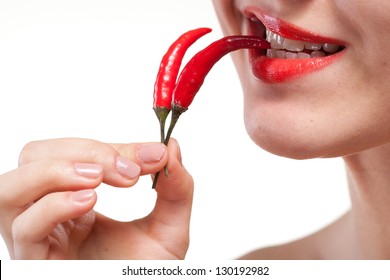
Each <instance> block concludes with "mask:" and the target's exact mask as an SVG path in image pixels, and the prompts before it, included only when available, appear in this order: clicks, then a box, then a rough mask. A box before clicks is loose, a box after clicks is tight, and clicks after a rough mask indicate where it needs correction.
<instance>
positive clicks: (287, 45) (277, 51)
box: [266, 29, 340, 58]
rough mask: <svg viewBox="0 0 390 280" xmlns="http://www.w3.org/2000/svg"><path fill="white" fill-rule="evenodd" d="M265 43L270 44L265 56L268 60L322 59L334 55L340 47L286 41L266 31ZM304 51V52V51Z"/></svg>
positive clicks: (327, 44)
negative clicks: (328, 54) (330, 54)
mask: <svg viewBox="0 0 390 280" xmlns="http://www.w3.org/2000/svg"><path fill="white" fill-rule="evenodd" d="M266 33H267V41H268V42H270V43H271V49H268V51H267V56H268V57H270V58H311V57H323V56H326V55H327V53H335V52H337V51H338V50H339V48H340V46H339V45H335V44H329V43H325V44H318V43H309V42H303V41H295V40H291V39H286V38H284V37H282V36H280V35H278V34H276V33H274V32H272V31H270V30H268V29H267V32H266ZM304 50H306V51H304Z"/></svg>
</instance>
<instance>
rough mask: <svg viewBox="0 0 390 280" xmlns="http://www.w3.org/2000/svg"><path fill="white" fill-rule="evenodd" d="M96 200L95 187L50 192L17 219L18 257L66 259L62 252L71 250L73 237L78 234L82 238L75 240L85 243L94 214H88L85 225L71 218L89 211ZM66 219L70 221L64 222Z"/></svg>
mask: <svg viewBox="0 0 390 280" xmlns="http://www.w3.org/2000/svg"><path fill="white" fill-rule="evenodd" d="M95 203H96V193H95V191H94V190H91V189H89V190H81V191H77V192H61V193H51V194H49V195H46V196H45V197H43V198H42V199H40V200H39V201H38V202H36V203H34V204H33V205H32V206H31V207H29V208H28V209H27V210H26V211H25V212H23V213H22V214H20V215H19V216H18V217H17V218H16V219H15V220H14V222H13V224H12V236H13V240H14V257H15V258H16V259H47V258H48V259H51V258H64V256H63V255H62V254H63V253H61V252H68V251H69V247H70V246H71V245H72V244H70V240H69V238H70V237H72V238H73V239H74V238H75V236H76V239H78V240H76V241H75V240H72V242H81V240H80V239H83V238H85V237H86V236H87V234H88V233H89V231H90V229H91V226H92V224H93V216H91V215H89V216H88V217H89V219H90V221H85V219H84V221H83V226H82V227H79V226H78V225H77V224H75V223H72V222H69V221H71V220H72V219H75V218H79V217H81V216H83V215H85V214H86V213H88V212H89V211H90V210H91V209H92V207H93V206H94V204H95ZM48 211H50V215H47V213H48ZM91 218H92V219H91ZM65 221H68V222H67V223H64V224H61V223H63V222H65ZM86 225H88V226H86ZM49 253H50V255H49ZM60 254H61V255H60Z"/></svg>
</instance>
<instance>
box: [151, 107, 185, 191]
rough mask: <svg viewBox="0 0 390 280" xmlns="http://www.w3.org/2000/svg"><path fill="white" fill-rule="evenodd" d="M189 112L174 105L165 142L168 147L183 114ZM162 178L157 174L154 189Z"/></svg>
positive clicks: (165, 169) (166, 173)
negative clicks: (159, 178)
mask: <svg viewBox="0 0 390 280" xmlns="http://www.w3.org/2000/svg"><path fill="white" fill-rule="evenodd" d="M185 111H187V108H184V107H181V106H179V105H173V107H172V117H171V123H170V125H169V128H168V132H167V136H166V138H165V140H164V144H165V145H168V142H169V139H170V138H171V135H172V131H173V129H174V128H175V126H176V123H177V121H178V120H179V118H180V116H181V114H182V113H184V112H185ZM164 171H165V175H166V176H167V177H168V169H167V168H166V166H165V167H164ZM159 176H160V171H159V172H157V173H156V176H154V180H153V185H152V189H155V188H156V186H157V181H158V177H159Z"/></svg>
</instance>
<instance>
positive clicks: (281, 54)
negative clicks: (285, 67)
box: [267, 49, 326, 59]
mask: <svg viewBox="0 0 390 280" xmlns="http://www.w3.org/2000/svg"><path fill="white" fill-rule="evenodd" d="M324 56H326V53H325V52H322V51H312V52H310V53H306V52H289V51H286V50H276V49H268V50H267V57H269V58H282V59H308V58H314V57H324Z"/></svg>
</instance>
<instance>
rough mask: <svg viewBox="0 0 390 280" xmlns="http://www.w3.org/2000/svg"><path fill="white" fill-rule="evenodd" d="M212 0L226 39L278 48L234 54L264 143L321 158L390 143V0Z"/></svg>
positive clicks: (253, 128)
mask: <svg viewBox="0 0 390 280" xmlns="http://www.w3.org/2000/svg"><path fill="white" fill-rule="evenodd" d="M213 1H214V5H215V8H216V11H217V14H218V17H219V19H220V22H221V26H222V29H223V31H224V32H225V34H226V35H228V34H246V35H248V34H250V35H257V36H262V37H264V38H266V36H267V34H268V37H269V38H268V40H270V41H271V44H272V48H273V50H271V51H268V55H266V54H265V53H259V52H257V53H256V52H249V51H240V52H236V53H235V54H234V55H233V59H234V61H235V64H236V67H237V70H238V73H239V76H240V79H241V82H242V86H243V90H244V104H245V125H246V128H247V131H248V133H249V135H250V136H251V138H252V139H253V140H254V141H255V142H256V143H257V144H258V145H259V146H261V147H263V148H264V149H266V150H268V151H270V152H272V153H275V154H278V155H281V156H286V157H291V158H313V157H332V156H343V155H348V154H351V153H356V152H359V151H361V150H364V149H368V148H371V147H374V146H378V145H381V144H384V143H387V142H389V141H390V47H389V46H390V1H388V0H373V1H356V0H294V1H293V0H213ZM269 31H271V33H269ZM286 38H287V39H289V40H285V39H286ZM275 57H277V58H275ZM297 57H298V58H297Z"/></svg>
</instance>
